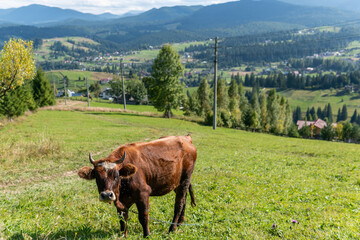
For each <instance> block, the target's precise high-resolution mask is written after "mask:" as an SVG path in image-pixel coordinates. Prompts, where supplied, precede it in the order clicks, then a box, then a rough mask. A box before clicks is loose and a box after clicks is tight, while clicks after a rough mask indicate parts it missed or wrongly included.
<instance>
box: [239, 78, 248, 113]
mask: <svg viewBox="0 0 360 240" xmlns="http://www.w3.org/2000/svg"><path fill="white" fill-rule="evenodd" d="M239 98H240V100H239V108H240V110H241V111H242V112H243V111H245V109H246V107H247V104H248V99H247V97H246V96H245V89H244V87H243V85H242V83H240V84H239Z"/></svg>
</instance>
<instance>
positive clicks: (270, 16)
mask: <svg viewBox="0 0 360 240" xmlns="http://www.w3.org/2000/svg"><path fill="white" fill-rule="evenodd" d="M287 1H300V0H287ZM304 1H306V0H304ZM318 1H322V0H318ZM329 1H331V0H329ZM346 1H352V0H346ZM112 17H115V16H112V15H110V14H105V15H93V14H84V13H80V12H77V11H73V10H64V9H59V8H49V7H45V6H41V5H30V6H28V7H23V8H17V9H7V10H0V23H7V24H8V23H18V24H25V23H26V24H28V25H29V24H34V23H36V24H40V23H42V26H47V27H46V28H44V27H38V28H35V27H33V26H31V27H30V26H27V27H24V26H18V27H17V26H13V25H8V27H7V28H1V26H0V40H7V39H8V38H9V37H11V36H15V37H22V38H25V39H34V38H50V37H66V36H67V35H71V36H85V37H91V38H93V39H97V41H103V43H104V44H106V45H111V44H116V46H117V47H119V49H120V48H121V49H130V48H146V46H149V45H160V44H162V43H164V42H180V41H186V40H203V39H206V38H211V37H214V36H219V37H229V36H242V35H251V34H259V33H264V32H276V31H286V30H291V29H300V28H306V27H315V26H322V25H331V24H334V23H338V22H344V21H348V20H354V19H358V14H357V13H355V12H351V11H345V10H338V9H335V8H326V7H309V6H300V5H295V4H290V3H285V2H281V1H277V0H241V1H235V2H228V3H223V4H214V5H209V6H205V7H204V6H175V7H162V8H159V9H155V8H154V9H151V10H149V11H146V12H143V13H140V14H138V15H136V16H128V17H124V16H117V18H116V19H112ZM109 18H110V19H109ZM51 25H57V26H56V27H54V26H51ZM38 26H39V25H38ZM60 30H61V31H60Z"/></svg>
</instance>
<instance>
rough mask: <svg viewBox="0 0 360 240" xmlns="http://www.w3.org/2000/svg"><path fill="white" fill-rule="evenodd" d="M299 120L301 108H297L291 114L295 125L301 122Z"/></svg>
mask: <svg viewBox="0 0 360 240" xmlns="http://www.w3.org/2000/svg"><path fill="white" fill-rule="evenodd" d="M301 119H302V117H301V107H300V106H297V107H296V109H295V111H294V113H293V120H294V123H297V121H298V120H301Z"/></svg>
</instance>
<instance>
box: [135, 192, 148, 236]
mask: <svg viewBox="0 0 360 240" xmlns="http://www.w3.org/2000/svg"><path fill="white" fill-rule="evenodd" d="M136 206H137V209H138V212H139V221H140V224H141V226H142V227H143V234H144V237H147V236H149V235H150V230H149V194H147V193H142V194H141V196H140V201H138V202H137V203H136Z"/></svg>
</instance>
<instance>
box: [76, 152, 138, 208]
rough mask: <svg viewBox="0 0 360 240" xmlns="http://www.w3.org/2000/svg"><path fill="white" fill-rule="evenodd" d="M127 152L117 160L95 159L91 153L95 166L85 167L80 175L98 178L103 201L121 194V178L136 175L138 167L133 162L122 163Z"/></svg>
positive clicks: (85, 177)
mask: <svg viewBox="0 0 360 240" xmlns="http://www.w3.org/2000/svg"><path fill="white" fill-rule="evenodd" d="M125 157H126V154H125V152H124V154H123V156H122V157H121V158H120V159H119V160H117V161H103V160H99V161H94V159H93V158H92V156H91V153H90V154H89V160H90V162H91V164H92V165H93V166H94V168H90V167H83V168H81V169H80V170H79V172H78V175H79V176H80V177H81V178H84V179H86V180H92V179H96V184H97V187H98V190H99V200H100V201H102V202H112V201H115V200H116V197H117V196H119V185H120V181H121V178H128V177H130V176H132V175H134V174H135V173H136V171H137V168H136V167H135V166H134V165H133V164H131V163H127V164H121V163H122V162H123V161H124V160H125Z"/></svg>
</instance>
